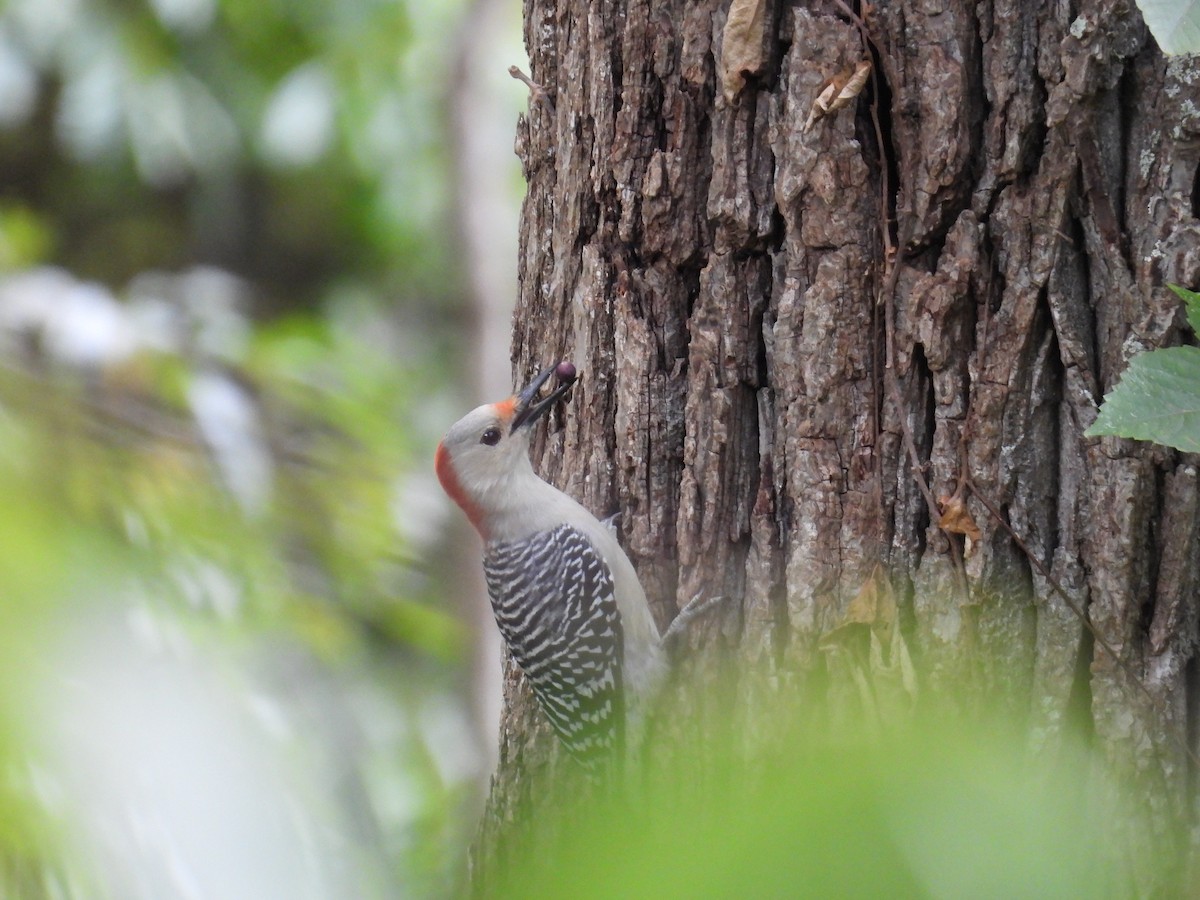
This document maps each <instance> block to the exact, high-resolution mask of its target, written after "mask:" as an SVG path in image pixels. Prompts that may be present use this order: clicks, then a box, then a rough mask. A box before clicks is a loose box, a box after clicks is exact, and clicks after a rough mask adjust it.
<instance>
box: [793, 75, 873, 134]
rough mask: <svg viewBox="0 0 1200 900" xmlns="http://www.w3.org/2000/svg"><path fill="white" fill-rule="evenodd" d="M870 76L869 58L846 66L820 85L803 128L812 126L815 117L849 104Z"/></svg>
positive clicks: (826, 114)
mask: <svg viewBox="0 0 1200 900" xmlns="http://www.w3.org/2000/svg"><path fill="white" fill-rule="evenodd" d="M870 77H871V60H869V59H864V60H861V61H860V62H859V63H858V65H856V66H847V67H846V68H844V69H842V70H841V71H840V72H838V73H837V74H836V75H834V76H833V77H832V78H830V79H829V80H828V81H826V82H825V83H824V84H823V85H821V91H820V93H818V94H817V99H816V100H814V101H813V105H812V109H810V110H809V112H808V121H806V122H805V123H804V130H805V131H808V130H809V129H810V128H812V126H813V123H814V122H816V121H817V119H821V118H824V117H825V116H828V115H830V114H832V113H835V112H837V111H838V110H839V109H841V108H842V107H843V106H847V105H849V103H850V101H851V100H853V99H854V98H855V97H857V96H858V95H859V94H861V93H862V89H863V88H864V87H866V84H867V79H868V78H870Z"/></svg>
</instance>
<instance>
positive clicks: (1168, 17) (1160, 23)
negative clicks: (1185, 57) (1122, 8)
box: [1138, 0, 1200, 53]
mask: <svg viewBox="0 0 1200 900" xmlns="http://www.w3.org/2000/svg"><path fill="white" fill-rule="evenodd" d="M1138 7H1139V8H1140V9H1141V11H1142V16H1143V17H1144V18H1145V20H1146V27H1147V28H1149V29H1150V33H1151V34H1152V35H1154V40H1156V41H1158V46H1159V48H1160V49H1161V50H1162V52H1163V53H1200V0H1187V2H1180V0H1138Z"/></svg>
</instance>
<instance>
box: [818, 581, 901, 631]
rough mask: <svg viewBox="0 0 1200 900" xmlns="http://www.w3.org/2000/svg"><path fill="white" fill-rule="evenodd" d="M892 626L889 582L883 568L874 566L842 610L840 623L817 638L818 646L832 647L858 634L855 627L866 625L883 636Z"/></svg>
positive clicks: (893, 609) (893, 615)
mask: <svg viewBox="0 0 1200 900" xmlns="http://www.w3.org/2000/svg"><path fill="white" fill-rule="evenodd" d="M895 623H896V596H895V594H894V592H893V591H892V583H891V581H890V579H888V577H887V574H886V573H885V572H884V570H883V567H882V566H878V565H877V566H875V568H874V569H873V570H872V571H871V575H870V577H869V578H868V579H867V580H866V581H865V582H864V583H863V586H862V587H861V588H859V591H858V593H857V594H855V595H854V599H853V600H851V601H850V603H849V605H848V606H847V607H846V614H845V615H844V616H842V621H841V622H840V623H839V624H838V625H837V627H836V628H833V629H831V630H830V631H829V632H827V633H826V634H825V636H824V637H822V638H821V645H822V646H826V645H833V644H836V643H838V642H839V641H844V640H847V639H849V638H850V637H851V635H853V634H860V633H862V631H861V629H858V628H856V627H855V626H862V625H866V626H868V628H869V629H871V630H876V629H877V630H878V631H880V632H881V633H883V634H884V635H887V634H888V633H889V632H890V630H891V628H892V626H893V625H894V624H895Z"/></svg>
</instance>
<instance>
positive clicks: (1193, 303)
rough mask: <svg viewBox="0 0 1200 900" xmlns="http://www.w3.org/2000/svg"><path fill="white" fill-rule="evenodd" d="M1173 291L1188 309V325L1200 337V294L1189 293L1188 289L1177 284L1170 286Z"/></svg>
mask: <svg viewBox="0 0 1200 900" xmlns="http://www.w3.org/2000/svg"><path fill="white" fill-rule="evenodd" d="M1167 287H1169V288H1170V289H1171V290H1172V291H1174V292H1175V296H1177V297H1178V298H1179V299H1180V300H1182V301H1183V303H1184V306H1185V307H1186V308H1187V320H1188V324H1189V325H1191V326H1192V331H1194V332H1196V334H1197V335H1200V294H1197V293H1196V292H1195V291H1189V290H1188V289H1187V288H1183V287H1180V286H1179V285H1177V284H1168V285H1167Z"/></svg>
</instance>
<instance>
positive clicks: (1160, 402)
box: [1087, 347, 1200, 453]
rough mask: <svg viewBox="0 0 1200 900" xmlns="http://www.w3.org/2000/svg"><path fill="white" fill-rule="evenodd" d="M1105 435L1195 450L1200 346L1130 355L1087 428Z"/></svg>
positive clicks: (1198, 443)
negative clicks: (1121, 373) (1116, 381)
mask: <svg viewBox="0 0 1200 900" xmlns="http://www.w3.org/2000/svg"><path fill="white" fill-rule="evenodd" d="M1106 434H1112V435H1116V436H1117V437H1127V438H1136V439H1137V440H1140V441H1154V442H1155V443H1158V444H1165V445H1167V446H1168V447H1175V448H1177V449H1179V450H1184V451H1187V452H1190V453H1194V452H1198V451H1200V347H1171V348H1169V349H1167V350H1154V351H1152V352H1150V353H1143V354H1141V355H1139V356H1135V357H1134V358H1133V360H1132V361H1131V362H1130V363H1129V368H1128V369H1126V370H1125V374H1124V375H1122V376H1121V380H1120V382H1119V383H1118V384H1117V386H1116V387H1115V388H1113V389H1112V390H1111V391H1110V392H1109V394H1108V396H1107V397H1105V399H1104V404H1103V405H1102V406H1101V407H1100V415H1099V417H1097V419H1096V421H1095V422H1094V423H1093V424H1092V427H1091V428H1089V429H1088V430H1087V435H1088V437H1098V436H1100V435H1106Z"/></svg>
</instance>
